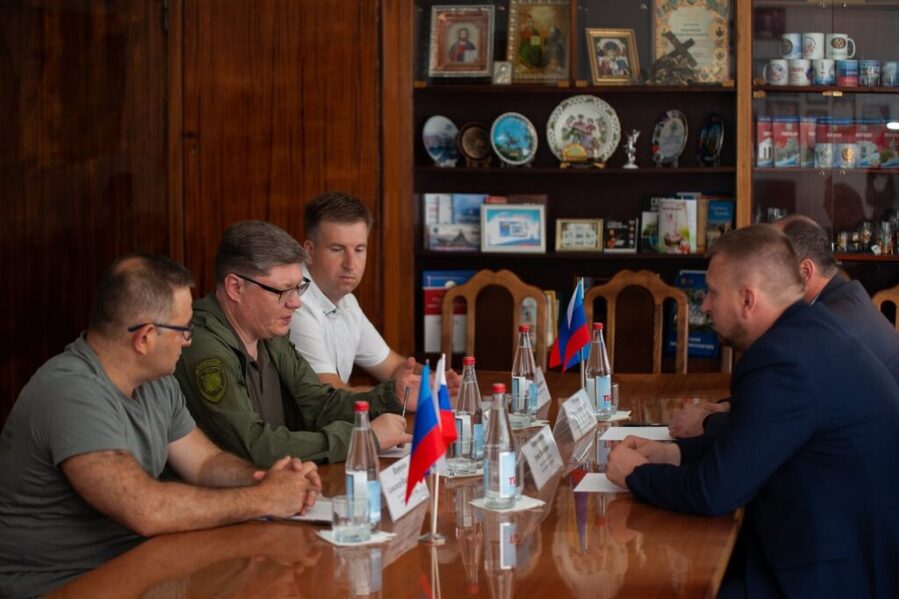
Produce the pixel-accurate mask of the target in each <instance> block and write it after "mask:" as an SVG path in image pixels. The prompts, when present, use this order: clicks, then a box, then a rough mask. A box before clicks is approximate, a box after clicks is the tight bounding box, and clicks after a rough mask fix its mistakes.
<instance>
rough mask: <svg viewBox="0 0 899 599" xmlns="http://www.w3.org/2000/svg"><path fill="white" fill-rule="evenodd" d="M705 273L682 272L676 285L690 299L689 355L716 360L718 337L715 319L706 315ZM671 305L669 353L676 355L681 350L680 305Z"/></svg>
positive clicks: (666, 342)
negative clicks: (713, 325) (679, 340)
mask: <svg viewBox="0 0 899 599" xmlns="http://www.w3.org/2000/svg"><path fill="white" fill-rule="evenodd" d="M705 273H706V271H704V270H681V271H680V272H678V274H677V278H676V279H675V281H674V286H675V287H677V288H678V289H681V290H683V292H684V293H685V294H686V296H687V317H688V320H689V325H690V327H689V332H688V336H687V337H688V350H687V354H688V355H689V356H692V357H695V358H714V357H716V356H717V355H718V349H719V348H718V335H717V334H716V333H715V330H714V329H713V328H712V319H711V317H710V316H709V315H708V314H706V313H705V312H703V310H702V303H703V301H704V300H705V295H706V293H707V287H706V282H705ZM670 303H671V307H670V310H669V312H668V330H667V333H666V341H665V353H667V354H669V355H671V354H674V352H675V350H676V349H677V309H676V308H677V306H676V305H675V304H674V303H673V302H670Z"/></svg>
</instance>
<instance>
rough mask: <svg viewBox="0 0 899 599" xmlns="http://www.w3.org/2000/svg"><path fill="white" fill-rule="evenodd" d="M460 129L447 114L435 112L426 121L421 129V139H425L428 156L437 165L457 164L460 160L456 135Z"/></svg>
mask: <svg viewBox="0 0 899 599" xmlns="http://www.w3.org/2000/svg"><path fill="white" fill-rule="evenodd" d="M458 135H459V129H458V127H456V124H455V123H453V122H452V121H451V120H449V119H448V118H446V117H445V116H442V115H439V114H435V115H434V116H432V117H431V118H429V119H428V120H427V121H425V126H424V129H422V130H421V139H422V141H424V144H425V150H426V151H427V152H428V156H430V157H431V159H432V160H433V161H434V164H436V165H437V166H456V161H457V160H459V150H458V146H457V145H456V137H457V136H458Z"/></svg>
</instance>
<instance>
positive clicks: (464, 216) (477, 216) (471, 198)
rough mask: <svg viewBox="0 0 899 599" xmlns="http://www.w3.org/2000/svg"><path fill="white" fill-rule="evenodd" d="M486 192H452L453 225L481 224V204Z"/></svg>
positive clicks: (485, 197)
mask: <svg viewBox="0 0 899 599" xmlns="http://www.w3.org/2000/svg"><path fill="white" fill-rule="evenodd" d="M486 199H487V194H484V193H454V194H453V220H452V223H453V224H454V225H478V226H480V224H481V206H483V205H484V200H486Z"/></svg>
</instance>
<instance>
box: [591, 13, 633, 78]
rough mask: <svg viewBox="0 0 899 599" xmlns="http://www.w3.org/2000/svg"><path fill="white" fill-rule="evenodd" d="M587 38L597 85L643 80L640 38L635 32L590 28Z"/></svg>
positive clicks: (592, 72)
mask: <svg viewBox="0 0 899 599" xmlns="http://www.w3.org/2000/svg"><path fill="white" fill-rule="evenodd" d="M586 34H587V52H588V53H589V55H590V73H591V75H592V77H593V84H594V85H627V84H628V83H631V82H632V81H634V80H637V79H639V78H640V61H639V57H638V56H637V36H636V34H635V33H634V30H633V29H598V28H593V27H588V28H587V29H586Z"/></svg>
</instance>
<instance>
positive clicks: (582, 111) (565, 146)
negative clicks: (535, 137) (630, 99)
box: [546, 94, 621, 162]
mask: <svg viewBox="0 0 899 599" xmlns="http://www.w3.org/2000/svg"><path fill="white" fill-rule="evenodd" d="M546 139H547V142H548V143H549V149H550V150H552V152H553V154H555V155H556V158H558V159H559V160H561V161H562V162H579V161H591V162H605V161H606V160H608V159H609V156H611V155H612V153H613V152H615V149H616V148H617V147H618V142H619V141H621V124H620V123H619V122H618V115H617V114H616V113H615V109H614V108H612V107H611V106H609V104H608V103H607V102H606V101H605V100H601V99H599V98H597V97H596V96H589V95H586V94H585V95H580V96H573V97H571V98H567V99H565V100H562V102H560V103H559V105H558V106H556V109H555V110H553V111H552V114H551V115H549V121H547V123H546Z"/></svg>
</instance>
